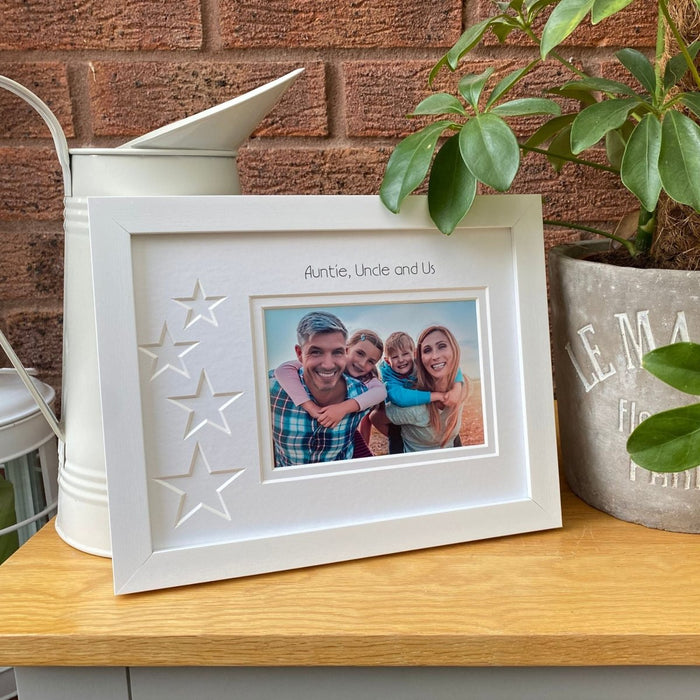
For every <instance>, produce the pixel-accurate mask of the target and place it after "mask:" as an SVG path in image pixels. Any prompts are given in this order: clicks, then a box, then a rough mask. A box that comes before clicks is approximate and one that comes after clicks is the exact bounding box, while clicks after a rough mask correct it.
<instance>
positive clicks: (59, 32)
mask: <svg viewBox="0 0 700 700" xmlns="http://www.w3.org/2000/svg"><path fill="white" fill-rule="evenodd" d="M487 6H488V2H487V0H431V1H430V2H427V1H426V0H334V1H333V2H325V1H324V0H178V2H163V1H162V0H99V1H97V0H82V1H81V2H78V1H77V0H0V27H1V28H2V31H1V32H0V74H3V75H6V76H8V77H11V78H13V79H15V80H17V81H18V82H21V83H23V84H24V85H26V86H27V87H28V88H30V89H31V90H32V91H34V92H35V93H37V94H38V95H39V96H40V97H41V98H42V99H43V100H44V101H45V102H47V103H48V104H49V106H50V107H51V109H52V110H53V111H54V112H55V114H56V115H57V117H58V119H59V121H60V122H61V125H62V126H63V129H64V131H65V132H66V135H67V136H68V139H69V145H70V146H71V147H78V146H115V145H118V144H120V143H122V142H124V141H126V140H128V139H130V138H133V137H134V136H136V135H139V134H142V133H144V132H146V131H149V130H152V129H154V128H157V127H158V126H161V125H163V124H167V123H169V122H171V121H173V120H174V119H178V118H181V117H184V116H187V115H189V114H193V113H195V112H198V111H200V110H202V109H205V108H206V107H209V106H211V105H214V104H217V103H219V102H222V101H224V100H226V99H230V98H231V97H234V96H236V95H238V94H240V93H242V92H244V91H246V90H248V89H251V88H253V87H255V86H257V85H259V84H262V83H263V82H266V81H268V80H271V79H273V78H275V77H279V76H281V75H283V74H284V73H286V72H288V71H290V70H292V69H294V68H297V67H300V66H303V67H304V68H305V69H306V70H305V73H304V74H303V76H302V77H301V78H300V79H299V80H298V81H297V82H296V83H295V84H294V86H293V87H292V88H291V89H290V90H289V92H288V93H287V94H286V95H285V97H284V98H283V100H282V101H281V103H280V104H279V105H278V107H277V108H276V109H275V110H274V112H273V113H271V114H270V116H269V117H268V118H267V119H266V120H265V122H264V124H263V125H262V126H261V127H260V129H259V130H258V131H257V133H256V134H255V135H254V137H253V138H252V139H251V140H250V141H249V142H248V143H247V145H246V146H245V147H244V149H243V150H242V152H241V154H240V159H239V163H240V171H241V178H242V187H243V191H244V192H247V193H256V194H260V193H270V194H279V193H303V194H335V193H344V194H375V193H376V192H377V191H378V187H379V183H380V181H381V177H382V173H383V168H384V164H385V162H386V159H387V158H388V155H389V153H390V151H391V147H392V145H393V144H394V143H396V141H397V139H398V137H399V136H401V135H403V134H406V133H407V132H408V131H409V130H410V129H411V124H410V122H409V121H408V120H406V119H405V117H404V115H405V114H406V113H407V112H408V111H409V110H410V109H411V108H412V107H413V106H414V105H415V104H416V102H417V101H418V100H419V99H421V97H423V96H424V94H423V89H424V85H425V79H426V77H427V73H428V71H429V69H430V67H431V66H432V65H433V63H434V62H435V60H436V59H437V58H438V57H439V56H441V55H442V54H443V53H444V51H445V49H446V48H448V47H449V46H451V44H452V43H453V42H454V41H455V40H456V39H457V38H458V37H459V35H460V33H461V31H462V28H463V26H465V24H471V23H472V22H474V21H475V20H476V19H478V18H479V17H480V16H482V15H483V13H484V11H485V8H486V7H487ZM654 35H655V26H654V18H653V17H652V16H651V15H650V13H645V12H641V13H639V12H638V13H637V14H636V15H630V13H627V16H626V17H625V18H624V19H623V20H619V19H615V20H611V21H608V22H606V23H605V24H604V25H601V26H600V27H599V28H598V29H596V30H595V31H590V32H588V33H587V34H586V35H585V36H583V37H581V38H580V39H579V40H578V41H577V42H576V44H572V45H569V46H567V51H568V52H569V54H568V55H571V56H572V57H574V58H576V59H577V60H579V61H581V62H582V63H583V64H584V65H586V66H588V67H589V68H593V69H594V70H595V69H596V68H597V67H600V69H601V70H602V68H603V66H604V65H605V64H606V62H607V61H609V59H610V53H611V48H614V47H615V46H617V45H619V44H620V43H621V42H622V41H623V40H624V41H625V42H627V43H628V44H629V43H630V41H632V42H633V43H634V44H636V45H637V46H639V47H640V48H645V47H649V46H652V45H653V40H654ZM522 52H523V48H522V47H519V46H517V45H515V46H509V47H502V46H500V45H498V44H495V43H494V44H493V45H491V46H488V47H485V48H483V49H481V50H480V51H479V53H478V54H475V56H474V59H473V60H475V61H476V60H480V61H488V62H493V61H497V62H498V64H499V65H502V66H503V67H504V68H505V67H507V65H508V62H509V61H512V60H514V59H517V58H518V56H520V55H522ZM542 77H544V73H541V74H540V78H542ZM536 79H537V78H536V77H535V76H533V80H536ZM518 190H519V191H523V192H526V191H527V192H538V193H542V194H543V195H545V213H546V214H547V215H552V216H566V217H568V216H569V214H568V210H569V208H570V207H571V206H572V205H573V206H575V207H576V212H577V218H579V219H583V220H585V221H587V222H589V223H591V224H595V223H602V222H604V221H610V220H614V219H615V217H616V216H617V214H618V212H619V209H620V206H621V204H622V205H623V206H627V204H628V202H629V200H628V198H627V197H625V196H624V195H621V194H620V193H619V192H617V191H616V190H615V181H614V180H611V179H608V178H605V177H600V176H599V175H593V176H591V175H590V174H584V173H582V172H579V171H578V170H577V169H576V168H570V169H568V170H567V171H566V174H565V176H564V177H561V178H556V177H555V176H554V175H553V173H552V171H551V170H550V169H548V168H547V167H546V166H545V165H544V164H543V163H542V161H541V160H538V159H536V158H533V157H529V158H528V159H527V161H526V167H525V169H524V171H523V173H522V174H521V175H520V176H519V178H518ZM61 216H62V182H61V176H60V169H59V167H58V162H57V161H56V159H55V157H54V153H53V147H52V142H51V139H50V136H49V134H48V130H47V129H46V128H45V127H44V126H43V122H42V121H41V120H40V119H39V117H38V116H36V115H35V114H34V113H33V112H32V111H31V110H30V108H29V107H26V106H24V105H23V103H21V102H20V101H19V100H18V99H17V98H14V97H13V96H10V95H9V94H6V93H4V92H0V327H2V329H3V330H4V331H5V333H6V334H7V335H8V336H9V337H10V340H11V342H12V343H13V345H14V346H15V348H16V350H17V351H18V352H19V354H20V355H21V356H22V359H23V361H24V362H25V364H27V365H33V366H36V367H37V368H38V369H39V370H40V373H41V377H42V378H43V379H44V380H46V381H48V382H50V383H52V384H53V385H54V386H56V387H57V388H58V386H59V385H60V354H61V304H62V300H61V289H62V264H63V263H62V222H61ZM436 235H439V234H437V233H436ZM568 235H571V234H570V232H566V231H564V232H561V231H557V230H551V231H548V232H547V239H548V242H549V243H551V242H553V241H557V240H561V239H562V238H563V237H565V236H568ZM7 364H8V363H7V361H6V360H5V358H4V356H3V357H0V366H2V365H7Z"/></svg>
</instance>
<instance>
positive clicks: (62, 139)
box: [0, 75, 72, 442]
mask: <svg viewBox="0 0 700 700" xmlns="http://www.w3.org/2000/svg"><path fill="white" fill-rule="evenodd" d="M0 87H4V88H5V89H6V90H9V91H10V92H12V93H14V94H15V95H17V96H18V97H21V98H22V99H23V100H24V101H25V102H28V103H29V104H30V105H31V106H32V107H34V109H35V110H36V111H37V112H39V114H40V115H41V117H42V119H43V120H44V121H45V122H46V124H47V125H48V127H49V130H50V131H51V136H52V137H53V142H54V145H55V146H56V151H57V153H58V161H59V163H60V164H61V170H62V171H63V189H64V191H65V196H66V197H70V196H71V192H72V185H71V173H70V156H69V154H68V143H67V142H66V135H65V134H64V133H63V129H61V125H60V124H59V123H58V119H56V116H55V115H54V113H53V112H52V111H51V110H50V109H49V108H48V107H47V105H46V104H45V103H44V102H42V101H41V100H40V99H39V98H38V97H37V96H36V95H35V94H34V93H33V92H31V91H30V90H27V88H25V87H24V86H22V85H20V84H19V83H16V82H15V81H14V80H10V79H9V78H6V77H5V76H4V75H0ZM0 347H1V348H2V349H3V350H4V351H5V354H6V355H7V357H8V358H9V360H10V362H11V363H12V366H13V367H14V368H15V370H17V374H18V375H19V377H20V379H21V380H22V382H23V383H24V385H25V386H26V387H27V389H28V390H29V393H30V394H31V395H32V397H33V398H34V400H35V401H36V404H37V406H38V407H39V410H40V411H41V412H42V413H43V414H44V418H46V420H47V422H48V424H49V426H50V427H51V430H53V432H54V433H55V434H56V437H57V438H58V439H59V440H60V441H61V442H65V437H64V434H63V430H62V428H61V426H60V425H59V423H58V421H57V420H56V416H55V415H54V412H53V411H52V410H51V408H50V406H49V405H48V404H47V403H46V401H45V400H44V397H43V396H42V395H41V393H40V392H39V391H38V390H37V388H36V386H35V385H34V382H33V381H32V378H31V377H30V376H29V373H28V372H27V370H26V369H25V368H24V365H23V364H22V362H21V361H20V359H19V357H17V354H16V353H15V351H14V350H13V349H12V346H11V345H10V342H9V341H8V339H7V338H6V337H5V334H4V333H3V332H2V331H1V330H0Z"/></svg>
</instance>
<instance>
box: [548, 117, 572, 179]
mask: <svg viewBox="0 0 700 700" xmlns="http://www.w3.org/2000/svg"><path fill="white" fill-rule="evenodd" d="M547 153H548V155H547V160H548V161H549V162H550V164H551V166H552V167H553V168H554V171H555V172H557V173H559V172H561V169H562V168H563V167H564V166H565V165H566V164H567V163H570V162H571V160H570V159H571V158H573V157H574V154H573V153H572V152H571V126H566V127H564V128H563V129H562V130H561V131H560V132H559V133H558V134H557V135H556V136H555V137H554V138H553V139H552V140H551V142H550V144H549V148H548V149H547Z"/></svg>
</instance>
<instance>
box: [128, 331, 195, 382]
mask: <svg viewBox="0 0 700 700" xmlns="http://www.w3.org/2000/svg"><path fill="white" fill-rule="evenodd" d="M196 345H199V343H198V342H193V343H185V342H182V343H176V342H175V341H174V340H173V337H172V335H170V331H169V330H168V324H167V323H164V324H163V329H162V330H161V332H160V338H159V340H158V342H157V343H146V344H144V345H139V350H140V351H141V352H142V353H144V354H145V355H148V357H150V358H151V359H152V360H153V363H152V366H151V372H152V375H151V381H153V380H154V379H155V378H156V377H157V376H158V375H159V374H162V373H163V372H165V371H166V370H168V369H172V370H174V371H175V372H177V373H178V374H182V375H183V376H185V377H187V378H188V379H189V377H190V374H189V372H188V371H187V367H185V363H184V362H183V360H182V358H183V357H184V356H185V355H186V354H187V353H188V352H189V351H190V350H192V349H193V348H194V347H195V346H196Z"/></svg>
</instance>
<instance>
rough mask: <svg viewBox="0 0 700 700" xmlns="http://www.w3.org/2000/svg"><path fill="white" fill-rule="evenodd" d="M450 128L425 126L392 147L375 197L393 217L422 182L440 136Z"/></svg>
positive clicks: (447, 123)
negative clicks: (377, 194)
mask: <svg viewBox="0 0 700 700" xmlns="http://www.w3.org/2000/svg"><path fill="white" fill-rule="evenodd" d="M450 126H452V122H451V121H448V120H442V121H439V122H435V123H434V124H429V125H428V126H426V127H424V128H423V129H421V130H420V131H417V132H416V133H415V134H411V135H410V136H407V137H406V138H405V139H404V140H403V141H401V142H399V144H398V145H397V146H396V148H395V149H394V151H393V153H392V154H391V157H390V158H389V162H388V163H387V165H386V171H385V172H384V179H383V180H382V185H381V187H380V189H379V197H380V199H381V200H382V202H383V204H384V206H385V207H386V208H387V209H389V211H393V212H394V213H395V214H396V213H397V212H398V211H399V209H400V208H401V202H403V200H404V199H405V198H406V197H407V196H408V195H409V194H410V193H411V192H413V190H415V189H416V187H418V185H420V183H421V182H423V180H424V178H425V176H426V174H427V172H428V168H429V167H430V161H431V160H432V157H433V152H434V151H435V146H436V145H437V142H438V139H439V138H440V134H442V132H443V131H444V130H445V129H447V128H448V127H450Z"/></svg>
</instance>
